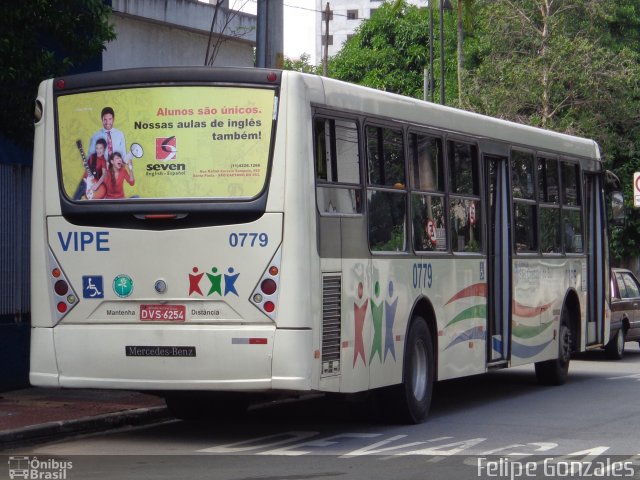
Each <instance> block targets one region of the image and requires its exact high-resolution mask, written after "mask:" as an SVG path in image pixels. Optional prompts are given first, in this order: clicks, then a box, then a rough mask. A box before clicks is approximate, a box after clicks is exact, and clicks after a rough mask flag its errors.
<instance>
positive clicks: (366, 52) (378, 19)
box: [329, 0, 429, 98]
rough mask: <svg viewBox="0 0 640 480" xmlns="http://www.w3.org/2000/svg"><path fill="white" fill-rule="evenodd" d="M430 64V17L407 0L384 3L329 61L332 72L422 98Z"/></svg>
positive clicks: (345, 78)
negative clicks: (426, 68) (425, 73)
mask: <svg viewBox="0 0 640 480" xmlns="http://www.w3.org/2000/svg"><path fill="white" fill-rule="evenodd" d="M428 63H429V16H428V12H427V10H426V9H419V8H417V7H415V6H413V5H409V4H407V3H406V2H405V1H404V0H396V1H394V2H387V3H383V4H382V5H381V6H380V8H378V9H377V10H376V12H375V13H374V14H373V15H372V16H371V18H369V19H368V20H365V21H363V22H362V23H361V24H360V27H359V28H358V29H357V30H356V32H355V34H354V36H353V37H352V38H351V39H350V40H348V41H347V42H346V43H345V44H344V46H343V48H342V50H341V51H340V52H339V53H338V54H337V55H336V56H334V57H332V58H331V59H330V62H329V74H330V76H331V77H334V78H339V79H341V80H345V81H348V82H352V83H358V84H361V85H366V86H369V87H373V88H377V89H380V90H385V91H388V92H394V93H401V94H404V95H408V96H412V97H417V98H421V97H422V95H423V70H424V68H425V67H426V66H427V65H428Z"/></svg>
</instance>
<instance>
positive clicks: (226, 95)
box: [58, 86, 275, 201]
mask: <svg viewBox="0 0 640 480" xmlns="http://www.w3.org/2000/svg"><path fill="white" fill-rule="evenodd" d="M274 95H275V93H274V91H273V90H269V89H258V88H237V87H204V86H166V87H165V86H162V87H147V88H129V89H118V90H108V91H98V92H87V93H76V94H70V95H64V96H60V97H59V98H58V135H59V155H60V162H61V171H62V185H63V188H64V191H65V193H66V195H67V196H68V197H69V198H70V199H72V200H76V201H89V200H90V201H97V200H102V199H106V200H117V199H134V200H135V199H247V198H253V197H255V196H256V195H258V194H259V193H260V191H261V190H262V188H263V187H264V184H265V181H266V175H267V166H268V160H269V145H270V140H271V128H272V121H273V109H274Z"/></svg>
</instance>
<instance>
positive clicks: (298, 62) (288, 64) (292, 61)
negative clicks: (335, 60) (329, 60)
mask: <svg viewBox="0 0 640 480" xmlns="http://www.w3.org/2000/svg"><path fill="white" fill-rule="evenodd" d="M310 58H311V55H309V54H308V53H303V54H302V55H300V58H288V57H284V63H283V65H282V69H283V70H293V71H295V72H302V73H313V74H316V75H320V74H321V73H322V67H321V66H315V65H311V63H309V59H310Z"/></svg>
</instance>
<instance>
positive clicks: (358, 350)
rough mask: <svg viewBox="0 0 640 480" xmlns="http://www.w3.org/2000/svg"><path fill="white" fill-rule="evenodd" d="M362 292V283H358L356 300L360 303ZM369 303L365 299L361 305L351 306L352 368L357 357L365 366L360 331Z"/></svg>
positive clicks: (362, 327)
mask: <svg viewBox="0 0 640 480" xmlns="http://www.w3.org/2000/svg"><path fill="white" fill-rule="evenodd" d="M363 292H364V287H363V286H362V282H360V283H358V299H359V301H362V296H363ZM368 305H369V302H368V301H367V299H365V300H364V302H362V304H361V305H358V304H357V303H354V304H353V315H354V318H355V349H354V351H353V366H354V367H355V366H356V362H357V361H358V357H359V356H360V357H362V362H363V363H364V366H365V367H366V366H367V359H366V358H365V353H364V340H363V338H362V331H363V329H364V320H365V318H366V317H367V306H368Z"/></svg>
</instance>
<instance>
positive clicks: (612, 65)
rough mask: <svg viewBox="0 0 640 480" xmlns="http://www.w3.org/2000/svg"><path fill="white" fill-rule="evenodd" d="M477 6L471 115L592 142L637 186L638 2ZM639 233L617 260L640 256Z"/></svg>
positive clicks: (544, 0)
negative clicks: (631, 174) (631, 169)
mask: <svg viewBox="0 0 640 480" xmlns="http://www.w3.org/2000/svg"><path fill="white" fill-rule="evenodd" d="M478 7H479V8H478V14H477V16H476V19H477V23H476V25H475V40H474V45H473V48H471V50H472V55H471V62H470V63H472V64H474V65H473V66H472V67H471V71H470V78H469V85H470V90H469V96H468V97H467V98H466V99H465V100H466V104H465V105H466V107H467V108H470V109H472V110H475V111H478V112H481V113H485V114H488V115H492V116H497V117H501V118H506V119H509V120H513V121H517V122H520V123H525V124H529V125H535V126H540V127H543V128H548V129H552V130H556V131H559V132H564V133H569V134H575V135H580V136H586V137H590V138H593V139H595V140H596V141H597V142H598V143H599V145H600V147H601V150H602V154H603V158H604V160H605V163H606V165H607V166H608V168H612V169H613V170H614V171H615V172H617V173H619V174H620V177H621V180H622V182H623V185H627V184H628V185H629V186H630V185H631V181H630V180H628V172H627V169H628V166H629V165H630V164H631V165H635V166H636V167H637V166H638V163H639V162H638V160H639V159H638V153H637V152H638V148H639V147H640V124H639V123H638V121H637V112H638V107H640V105H639V102H640V67H639V65H640V56H639V55H638V51H637V50H636V48H637V46H638V26H640V22H639V18H640V16H639V8H640V7H638V5H637V2H635V1H633V0H553V1H551V0H519V1H515V0H478ZM627 38H629V40H630V41H629V42H627ZM627 197H628V195H627ZM631 224H633V225H634V226H637V224H636V222H635V221H633V222H631ZM630 233H631V232H630V231H628V230H627V231H626V233H625V234H624V238H625V243H626V244H623V243H622V242H621V241H617V240H616V236H614V245H616V250H615V252H614V255H615V256H617V257H622V256H625V255H632V254H633V255H635V253H633V249H637V247H638V245H636V244H635V237H637V233H636V234H634V235H629V234H630ZM630 238H631V239H634V240H632V241H631V240H630Z"/></svg>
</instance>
